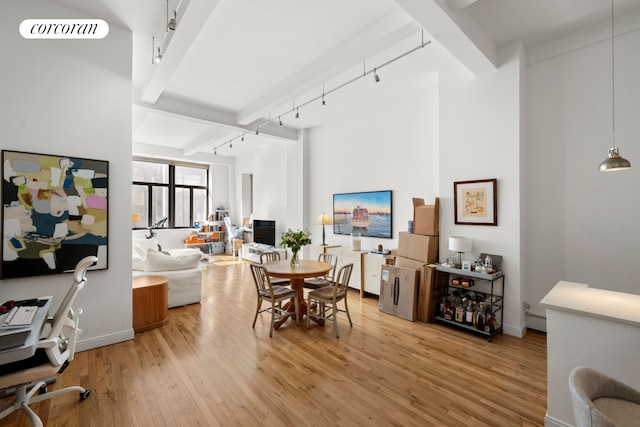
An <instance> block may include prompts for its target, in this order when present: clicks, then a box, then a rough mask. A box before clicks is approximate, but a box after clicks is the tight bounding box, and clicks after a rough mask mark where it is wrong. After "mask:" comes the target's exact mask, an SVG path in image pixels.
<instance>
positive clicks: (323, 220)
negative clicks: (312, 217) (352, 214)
mask: <svg viewBox="0 0 640 427" xmlns="http://www.w3.org/2000/svg"><path fill="white" fill-rule="evenodd" d="M318 224H322V246H327V244H326V243H325V241H324V239H325V231H324V226H325V225H331V224H333V221H331V217H330V216H329V215H327V214H326V213H324V212H323V213H322V215H320V216H319V217H318Z"/></svg>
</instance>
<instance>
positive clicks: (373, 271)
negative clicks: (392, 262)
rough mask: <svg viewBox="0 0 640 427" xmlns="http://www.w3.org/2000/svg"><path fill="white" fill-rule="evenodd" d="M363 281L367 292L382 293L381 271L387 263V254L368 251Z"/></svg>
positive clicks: (365, 257)
mask: <svg viewBox="0 0 640 427" xmlns="http://www.w3.org/2000/svg"><path fill="white" fill-rule="evenodd" d="M362 264H363V271H362V282H363V289H364V291H365V292H368V293H370V294H374V295H380V273H381V271H382V266H383V265H385V264H386V256H385V255H382V254H372V253H368V254H366V255H365V256H364V262H363V263H362Z"/></svg>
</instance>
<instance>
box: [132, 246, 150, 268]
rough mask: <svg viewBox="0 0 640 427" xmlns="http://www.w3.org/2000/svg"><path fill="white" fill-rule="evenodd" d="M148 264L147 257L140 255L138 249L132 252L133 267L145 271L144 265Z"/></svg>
mask: <svg viewBox="0 0 640 427" xmlns="http://www.w3.org/2000/svg"><path fill="white" fill-rule="evenodd" d="M146 264H147V262H146V261H145V259H144V258H143V257H141V256H140V255H138V253H137V252H136V251H133V253H132V254H131V269H133V270H138V271H144V267H145V265H146Z"/></svg>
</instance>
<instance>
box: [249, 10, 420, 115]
mask: <svg viewBox="0 0 640 427" xmlns="http://www.w3.org/2000/svg"><path fill="white" fill-rule="evenodd" d="M419 31H420V27H419V26H418V24H416V23H415V21H413V19H411V17H410V16H408V15H407V14H406V13H405V12H404V11H402V10H397V11H396V12H394V13H392V14H391V15H389V16H387V17H385V18H384V19H382V20H380V21H378V22H377V23H375V24H374V25H372V26H371V27H369V28H367V29H366V30H364V31H362V32H360V33H358V34H357V35H356V36H354V37H353V38H351V39H350V40H348V41H346V42H345V43H343V44H342V45H341V46H340V47H339V48H337V49H334V50H333V51H331V52H329V53H327V54H326V55H324V56H322V57H320V58H318V59H316V60H315V61H313V62H311V63H310V64H308V65H307V66H305V67H304V68H302V69H301V70H299V71H298V72H296V73H295V74H293V75H290V76H284V78H283V80H282V82H281V83H280V84H279V85H277V86H276V87H274V88H273V89H271V90H269V91H268V92H266V93H265V94H264V95H262V96H260V97H259V98H258V99H257V100H256V101H254V102H253V103H251V104H250V105H248V106H247V107H246V108H244V109H243V110H241V111H239V112H238V114H237V115H236V121H237V122H238V123H239V124H241V125H246V124H249V123H252V122H254V121H255V120H258V119H259V118H260V117H267V116H268V115H269V113H270V112H271V111H272V110H274V109H276V108H277V107H281V106H282V105H284V104H287V103H290V102H291V101H292V100H293V99H295V98H297V97H299V96H301V95H303V94H305V93H307V92H309V91H310V90H311V89H313V88H316V87H320V86H321V85H322V83H324V82H325V81H327V80H330V79H331V78H333V77H336V76H338V75H340V74H341V73H343V72H344V71H346V70H348V69H350V68H351V67H353V66H355V65H358V64H360V63H362V62H363V61H365V60H366V59H367V58H370V57H371V56H374V55H375V54H377V53H379V52H381V51H382V50H384V49H387V48H389V47H391V46H393V45H395V44H397V43H399V42H401V41H402V40H405V39H406V38H408V37H410V36H412V35H414V34H416V33H418V32H419Z"/></svg>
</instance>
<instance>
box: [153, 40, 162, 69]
mask: <svg viewBox="0 0 640 427" xmlns="http://www.w3.org/2000/svg"><path fill="white" fill-rule="evenodd" d="M155 53H156V38H155V36H151V63H152V64H159V63H160V61H162V55H161V54H160V46H158V54H157V55H156V54H155Z"/></svg>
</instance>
